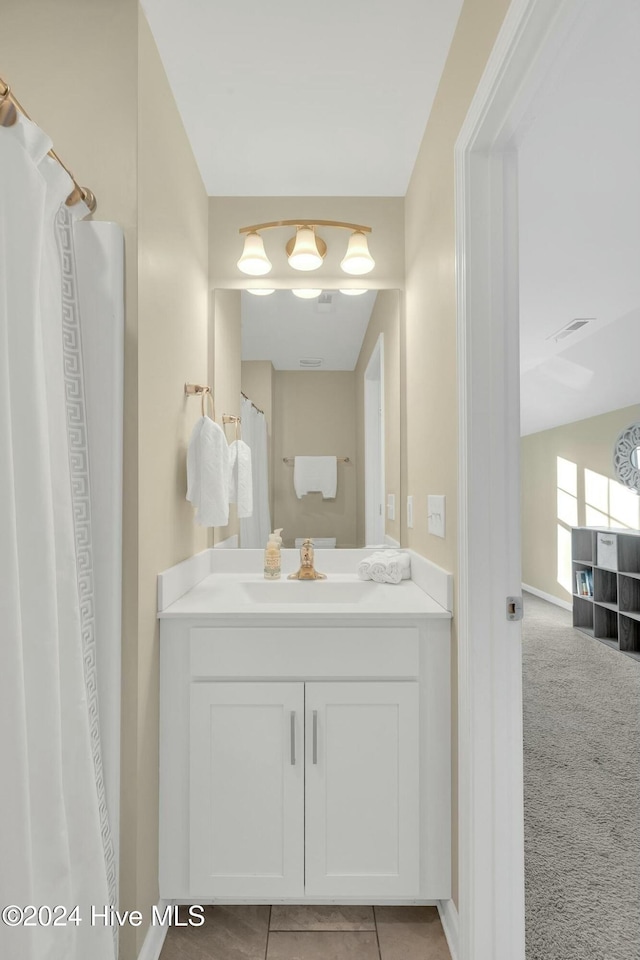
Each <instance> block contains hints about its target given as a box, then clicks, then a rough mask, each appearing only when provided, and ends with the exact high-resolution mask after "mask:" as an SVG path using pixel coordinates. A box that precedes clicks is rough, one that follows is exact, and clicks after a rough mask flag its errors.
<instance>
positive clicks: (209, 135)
mask: <svg viewBox="0 0 640 960" xmlns="http://www.w3.org/2000/svg"><path fill="white" fill-rule="evenodd" d="M142 6H143V8H144V12H145V14H146V16H147V19H148V21H149V24H150V26H151V30H152V31H153V35H154V37H155V40H156V43H157V45H158V49H159V51H160V55H161V57H162V60H163V63H164V66H165V70H166V72H167V75H168V77H169V82H170V84H171V87H172V90H173V93H174V96H175V98H176V101H177V104H178V108H179V110H180V113H181V115H182V118H183V121H184V124H185V127H186V130H187V134H188V136H189V139H190V141H191V145H192V147H193V151H194V153H195V156H196V160H197V161H198V165H199V167H200V171H201V173H202V177H203V180H204V183H205V187H206V189H207V192H208V193H209V194H210V195H215V196H404V194H405V192H406V189H407V184H408V182H409V177H410V174H411V171H412V169H413V165H414V162H415V159H416V155H417V152H418V147H419V145H420V141H421V139H422V135H423V133H424V129H425V126H426V122H427V119H428V116H429V112H430V110H431V106H432V103H433V99H434V97H435V93H436V89H437V86H438V82H439V80H440V75H441V73H442V68H443V66H444V63H445V60H446V57H447V53H448V51H449V46H450V43H451V39H452V37H453V33H454V30H455V26H456V23H457V20H458V15H459V13H460V8H461V6H462V0H394V2H392V3H390V2H389V0H368V2H367V3H364V2H354V0H352V2H349V0H346V2H345V0H323V2H322V3H315V4H313V3H301V2H300V0H271V2H268V3H267V2H265V0H245V2H243V3H240V2H238V0H210V2H205V0H182V2H181V3H176V2H175V0H142Z"/></svg>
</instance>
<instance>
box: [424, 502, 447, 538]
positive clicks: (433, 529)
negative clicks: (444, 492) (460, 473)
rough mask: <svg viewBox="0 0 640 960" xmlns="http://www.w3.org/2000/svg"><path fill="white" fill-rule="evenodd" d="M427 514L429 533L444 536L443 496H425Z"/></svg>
mask: <svg viewBox="0 0 640 960" xmlns="http://www.w3.org/2000/svg"><path fill="white" fill-rule="evenodd" d="M427 516H428V518H429V533H431V534H433V536H434V537H444V531H445V498H444V497H441V496H434V495H432V494H430V495H429V496H428V497H427Z"/></svg>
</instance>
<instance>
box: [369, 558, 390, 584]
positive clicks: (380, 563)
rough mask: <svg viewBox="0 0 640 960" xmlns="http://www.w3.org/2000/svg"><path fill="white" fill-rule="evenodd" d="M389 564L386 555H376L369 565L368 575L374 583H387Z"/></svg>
mask: <svg viewBox="0 0 640 960" xmlns="http://www.w3.org/2000/svg"><path fill="white" fill-rule="evenodd" d="M388 571H389V565H388V561H387V558H386V557H376V558H375V559H374V560H373V562H372V564H371V566H370V567H369V576H370V577H371V579H372V580H374V581H375V582H376V583H388V579H387V577H388Z"/></svg>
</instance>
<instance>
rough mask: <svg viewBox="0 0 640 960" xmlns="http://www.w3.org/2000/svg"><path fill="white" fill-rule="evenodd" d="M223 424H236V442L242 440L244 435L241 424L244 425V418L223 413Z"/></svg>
mask: <svg viewBox="0 0 640 960" xmlns="http://www.w3.org/2000/svg"><path fill="white" fill-rule="evenodd" d="M222 422H223V424H227V423H233V424H235V428H236V440H239V439H240V438H241V436H242V433H241V430H240V424H241V423H242V417H236V416H232V415H231V414H230V413H223V414H222Z"/></svg>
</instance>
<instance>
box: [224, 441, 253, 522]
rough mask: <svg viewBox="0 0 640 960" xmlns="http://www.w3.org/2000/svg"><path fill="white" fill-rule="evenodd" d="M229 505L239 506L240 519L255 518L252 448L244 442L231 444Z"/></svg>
mask: <svg viewBox="0 0 640 960" xmlns="http://www.w3.org/2000/svg"><path fill="white" fill-rule="evenodd" d="M229 503H237V504H238V518H239V519H240V520H246V519H247V518H248V517H251V516H253V476H252V471H251V448H250V447H249V445H248V444H247V443H245V442H244V440H234V441H233V443H230V444H229Z"/></svg>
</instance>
